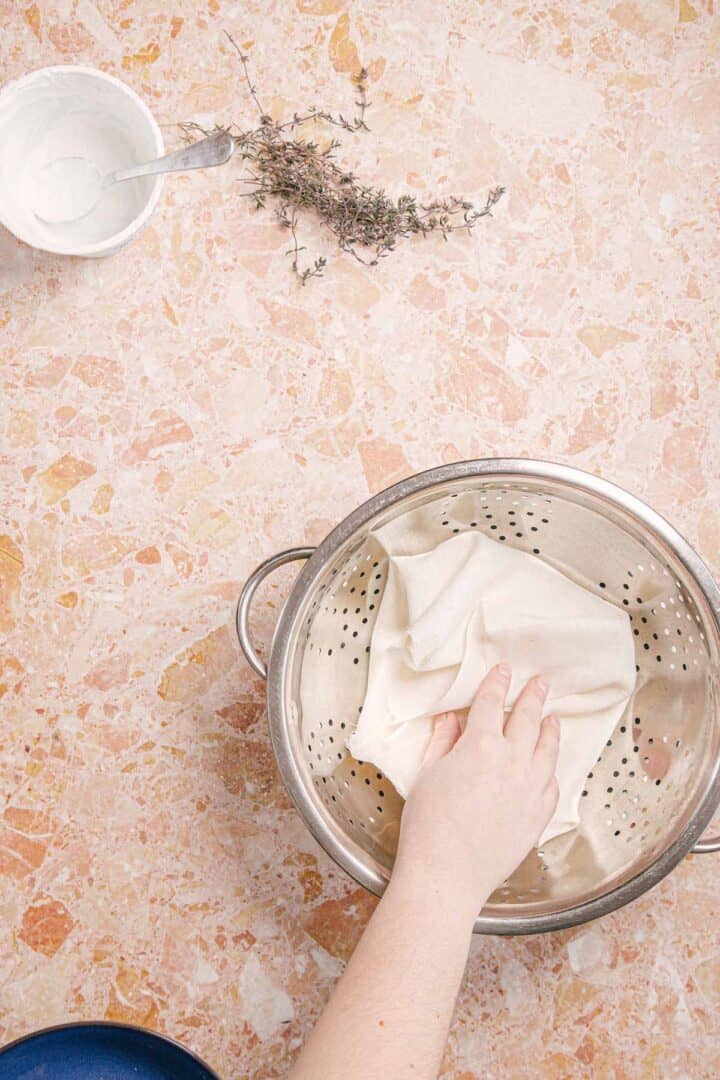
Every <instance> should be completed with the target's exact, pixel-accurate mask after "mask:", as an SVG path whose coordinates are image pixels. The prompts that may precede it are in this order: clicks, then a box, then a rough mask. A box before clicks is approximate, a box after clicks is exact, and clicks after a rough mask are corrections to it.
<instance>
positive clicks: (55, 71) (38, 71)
mask: <svg viewBox="0 0 720 1080" xmlns="http://www.w3.org/2000/svg"><path fill="white" fill-rule="evenodd" d="M70 73H72V74H74V75H87V76H89V77H90V78H95V79H99V80H100V81H102V82H107V83H110V84H111V85H112V86H113V87H115V88H116V89H117V90H118V91H119V92H121V93H122V94H124V95H125V96H126V97H129V98H130V99H131V100H132V101H133V102H134V104H135V105H136V106H137V107H138V109H139V110H140V112H141V114H142V115H143V117H144V119H145V120H146V122H147V125H148V128H149V129H150V132H151V134H152V137H153V141H154V143H155V151H156V153H157V156H158V157H160V156H161V155H162V154H164V153H165V141H164V139H163V134H162V131H161V129H160V125H159V124H158V122H157V120H156V119H155V117H154V116H153V114H152V113H151V111H150V109H149V107H148V106H147V105H146V104H145V102H144V101H143V99H142V98H141V97H140V95H139V94H138V93H137V91H136V90H133V88H132V86H129V85H128V84H127V83H125V82H123V81H122V79H118V78H117V76H115V75H110V74H109V73H108V72H106V71H102V70H101V69H100V68H96V67H92V66H91V65H89V64H51V65H50V66H48V67H41V68H34V69H33V70H32V71H28V72H26V73H25V75H20V76H19V77H18V78H17V79H10V80H9V81H8V82H6V83H4V85H3V86H2V87H0V112H2V109H3V105H4V98H5V96H6V95H7V94H8V93H10V92H11V91H12V92H15V91H17V90H18V89H21V88H23V87H24V86H25V85H28V84H31V83H32V82H34V81H35V80H36V79H38V78H39V77H41V76H43V75H49V74H52V75H61V76H64V75H67V74H70ZM164 182H165V177H164V176H163V175H162V174H159V175H157V176H155V177H154V182H153V187H152V191H151V193H150V197H149V198H148V200H147V202H146V203H145V205H144V206H143V208H142V210H141V211H140V213H139V214H138V215H137V217H134V218H133V220H132V221H131V222H130V223H129V225H126V226H125V228H124V229H123V230H122V231H121V232H118V233H113V234H112V236H108V237H106V238H105V239H104V240H98V241H96V242H95V243H93V244H81V245H76V246H74V247H70V246H69V245H58V244H52V243H42V244H39V243H35V242H34V241H33V240H30V239H28V238H27V237H26V236H21V235H20V233H19V232H18V231H17V230H16V227H15V225H14V224H12V223H11V222H9V221H8V218H7V216H6V215H5V214H4V213H3V208H2V205H0V224H1V225H3V226H4V227H5V228H6V229H7V230H8V232H10V233H12V235H13V236H14V237H16V239H18V240H20V241H22V243H23V244H27V245H28V246H29V247H33V248H35V249H36V250H38V251H47V252H50V254H52V255H76V256H80V257H82V256H88V255H103V254H105V253H107V254H110V253H111V252H113V251H115V250H116V249H118V248H120V247H122V246H123V245H124V244H125V243H127V241H128V240H130V239H131V238H132V237H133V236H134V235H135V234H136V233H137V232H139V230H140V229H141V228H142V227H143V225H145V223H146V222H147V221H148V219H149V218H150V216H151V215H152V213H153V211H154V210H155V208H156V206H157V204H158V200H159V198H160V193H161V191H162V188H163V184H164Z"/></svg>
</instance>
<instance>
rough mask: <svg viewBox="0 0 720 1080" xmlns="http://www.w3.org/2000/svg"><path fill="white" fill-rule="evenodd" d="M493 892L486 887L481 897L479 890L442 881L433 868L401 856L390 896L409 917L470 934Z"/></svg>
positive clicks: (387, 893)
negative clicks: (411, 861)
mask: <svg viewBox="0 0 720 1080" xmlns="http://www.w3.org/2000/svg"><path fill="white" fill-rule="evenodd" d="M491 891H492V890H491V889H490V888H487V889H484V888H483V889H482V890H481V892H480V895H479V896H478V894H477V892H476V891H475V890H470V889H466V888H458V886H457V884H456V883H454V882H450V881H447V882H446V881H444V880H438V879H437V875H436V874H435V873H434V872H433V869H432V867H430V868H427V869H425V868H424V867H417V866H415V865H414V864H413V863H406V862H405V861H404V860H403V859H402V857H399V858H398V859H397V860H396V862H395V867H394V869H393V873H392V878H391V879H390V883H389V885H388V887H387V891H386V895H387V896H388V898H389V900H390V901H391V902H392V903H396V904H398V905H399V906H401V907H402V908H403V910H404V911H405V912H407V913H408V914H411V915H417V916H418V917H420V918H423V917H424V918H426V919H427V920H429V921H431V922H432V923H433V924H435V923H436V921H437V920H441V922H442V924H443V925H445V926H446V927H448V928H450V927H453V928H455V929H456V930H457V931H458V932H460V933H461V934H462V933H467V934H468V935H469V934H471V933H472V929H473V926H474V924H475V919H476V918H477V916H478V914H479V913H480V910H481V909H482V907H483V905H484V904H485V901H486V900H487V898H488V896H489V895H490V892H491Z"/></svg>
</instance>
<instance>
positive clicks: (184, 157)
mask: <svg viewBox="0 0 720 1080" xmlns="http://www.w3.org/2000/svg"><path fill="white" fill-rule="evenodd" d="M234 149H235V140H234V139H233V137H232V135H230V133H229V132H227V131H222V132H220V133H219V134H217V135H208V137H207V138H206V139H200V141H199V142H196V143H192V145H190V146H184V147H183V148H182V149H181V150H175V151H173V153H172V154H166V155H165V157H161V158H156V159H155V161H148V162H147V163H146V164H145V165H133V167H132V168H131V169H118V171H117V172H114V173H112V174H111V175H110V177H109V178H108V179H109V180H110V182H111V183H113V184H115V183H117V182H118V181H119V180H134V179H135V177H136V176H153V175H154V174H155V173H166V172H184V171H185V170H186V169H207V168H208V167H209V166H211V165H224V164H225V162H226V161H229V160H230V158H231V157H232V155H233V150H234Z"/></svg>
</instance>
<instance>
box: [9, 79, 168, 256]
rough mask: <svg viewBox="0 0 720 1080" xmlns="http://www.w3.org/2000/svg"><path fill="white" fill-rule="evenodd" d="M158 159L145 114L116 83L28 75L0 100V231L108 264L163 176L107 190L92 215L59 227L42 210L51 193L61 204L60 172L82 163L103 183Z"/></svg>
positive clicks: (67, 178)
mask: <svg viewBox="0 0 720 1080" xmlns="http://www.w3.org/2000/svg"><path fill="white" fill-rule="evenodd" d="M163 152H164V144H163V137H162V133H161V131H160V128H159V127H158V125H157V122H156V121H155V119H154V117H153V115H152V113H151V112H150V110H149V109H148V107H147V106H146V105H145V104H144V102H143V101H142V100H141V99H140V98H139V97H138V95H137V94H136V93H135V91H134V90H131V89H130V87H129V86H126V85H125V84H124V83H123V82H121V81H120V80H119V79H116V78H114V77H113V76H112V75H106V74H105V72H103V71H99V70H98V69H97V68H92V67H77V66H75V65H59V66H57V67H47V68H41V69H39V70H38V71H32V72H30V74H28V75H25V76H23V77H22V78H21V79H16V80H15V81H14V82H10V83H8V84H7V85H6V86H5V87H3V89H2V91H0V224H2V225H4V226H5V228H6V229H8V230H9V231H10V232H11V233H13V235H14V236H16V237H17V238H18V239H19V240H22V241H24V242H25V243H26V244H30V245H31V246H32V247H35V248H40V249H41V250H43V251H50V252H53V253H55V254H58V255H81V256H85V257H90V258H96V257H98V256H101V255H112V254H114V253H115V252H116V251H119V249H120V248H122V247H124V246H125V244H127V243H128V242H129V241H130V240H131V239H132V238H133V237H134V236H135V235H136V234H137V233H138V232H139V231H140V229H142V227H143V226H144V225H145V224H146V223H147V221H148V220H149V218H150V216H151V214H152V213H153V211H154V209H155V207H156V205H157V202H158V199H159V197H160V192H161V190H162V185H163V177H162V176H143V177H137V178H136V179H133V180H128V181H126V182H125V183H121V184H114V185H113V186H112V187H110V188H108V190H106V191H104V192H103V196H102V198H101V199H100V200H99V201H98V202H97V205H95V206H94V207H93V209H92V210H91V212H90V213H87V214H84V215H83V216H82V217H79V218H77V219H76V220H72V221H59V222H58V221H54V220H52V218H53V214H52V213H48V212H47V209H46V208H47V207H48V206H50V207H52V204H53V200H54V191H53V186H52V185H53V184H55V185H57V200H58V202H60V200H61V199H63V200H65V202H67V198H68V190H67V186H68V184H72V182H73V171H72V169H68V163H72V162H75V163H76V164H78V165H82V164H83V163H90V164H91V166H92V167H93V168H94V169H96V170H97V171H98V172H99V173H101V174H109V173H112V172H113V171H114V170H117V169H122V168H128V167H129V166H131V165H134V164H139V163H141V162H145V161H148V160H150V159H152V158H156V157H160V156H161V155H162V154H163ZM79 175H82V173H81V172H79ZM48 218H49V219H50V220H48Z"/></svg>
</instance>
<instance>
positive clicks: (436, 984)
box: [292, 666, 558, 1080]
mask: <svg viewBox="0 0 720 1080" xmlns="http://www.w3.org/2000/svg"><path fill="white" fill-rule="evenodd" d="M509 683H510V675H509V672H508V671H507V670H505V669H504V667H503V666H500V667H498V668H494V669H493V670H492V671H491V672H490V674H489V675H488V676H487V678H486V679H485V680H484V682H483V683H482V685H481V686H480V689H479V690H478V694H477V696H476V698H475V700H474V702H473V704H472V706H471V709H470V713H469V715H468V721H467V726H466V729H465V732H464V733H463V734H462V735H460V726H459V724H458V721H457V718H456V717H455V716H454V715H453V714H450V715H448V716H443V717H439V718H438V720H437V721H436V724H435V731H434V734H433V738H432V741H431V743H430V746H429V748H428V751H427V754H426V758H425V762H424V765H423V768H422V770H421V772H420V775H419V777H418V779H417V781H416V783H415V786H414V788H413V790H412V792H411V794H410V798H409V799H408V802H407V804H406V807H405V810H404V813H403V818H402V827H401V833H400V846H399V850H398V857H397V861H396V864H395V870H394V872H393V876H392V879H391V881H390V884H389V885H388V888H387V890H386V892H385V895H384V897H383V899H382V900H381V902H380V904H379V905H378V908H377V910H376V912H375V914H374V915H373V917H372V919H371V921H370V923H369V925H368V928H367V930H366V931H365V934H364V935H363V938H362V940H361V942H360V944H359V945H358V947H357V949H356V950H355V954H354V955H353V957H352V959H351V961H350V963H349V964H348V967H347V969H346V971H345V973H344V975H343V977H342V979H341V980H340V982H339V983H338V985H337V987H336V989H335V991H334V993H333V995H332V997H331V999H330V1001H329V1003H328V1005H327V1007H326V1009H325V1011H324V1012H323V1014H322V1016H321V1017H320V1020H319V1021H318V1023H317V1025H316V1027H315V1029H314V1031H313V1032H312V1034H311V1036H310V1038H309V1039H308V1042H307V1044H306V1046H305V1047H304V1049H303V1051H302V1053H301V1054H300V1057H299V1059H298V1062H297V1064H296V1066H295V1068H294V1070H293V1072H292V1080H318V1078H320V1077H322V1078H323V1080H381V1078H382V1080H386V1078H387V1077H392V1078H393V1080H406V1078H412V1080H433V1078H435V1077H436V1076H437V1073H438V1070H439V1068H440V1063H441V1060H442V1055H443V1051H444V1048H445V1041H446V1039H447V1033H448V1028H449V1026H450V1020H451V1017H452V1011H453V1008H454V1005H455V998H456V996H457V992H458V988H459V986H460V981H461V979H462V975H463V971H464V969H465V962H466V959H467V952H468V946H469V944H470V936H471V934H472V928H473V922H474V920H475V916H476V915H477V913H478V912H479V911H480V909H481V908H482V906H483V905H484V903H485V901H486V900H487V898H488V897H489V896H490V894H491V893H492V892H493V891H494V889H495V888H497V886H498V885H499V884H500V883H501V882H502V881H504V879H505V878H506V877H507V876H508V875H509V874H510V873H512V871H513V870H514V869H515V867H516V866H517V865H518V864H519V863H520V862H521V861H522V860H523V859H524V857H525V856H526V855H527V853H528V851H529V850H530V849H531V848H532V846H533V844H535V843H536V842H537V840H538V837H539V836H540V834H541V833H542V831H543V829H544V828H545V826H546V825H547V823H548V821H549V820H550V818H551V817H552V814H553V812H554V810H555V806H556V804H557V795H558V792H557V781H556V780H555V767H556V764H557V751H558V725H557V722H556V721H555V720H554V719H553V718H552V717H546V718H545V720H542V708H543V704H544V702H545V698H546V696H547V688H546V687H545V686H544V684H543V683H542V682H541V681H540V680H532V681H531V682H530V683H529V684H528V686H527V687H526V689H525V691H524V692H523V694H522V695H521V696H520V698H518V701H517V703H516V705H515V708H514V709H513V712H512V716H511V717H510V718H509V719H508V720H507V722H506V723H505V716H504V705H505V699H506V696H507V692H508V687H509Z"/></svg>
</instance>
